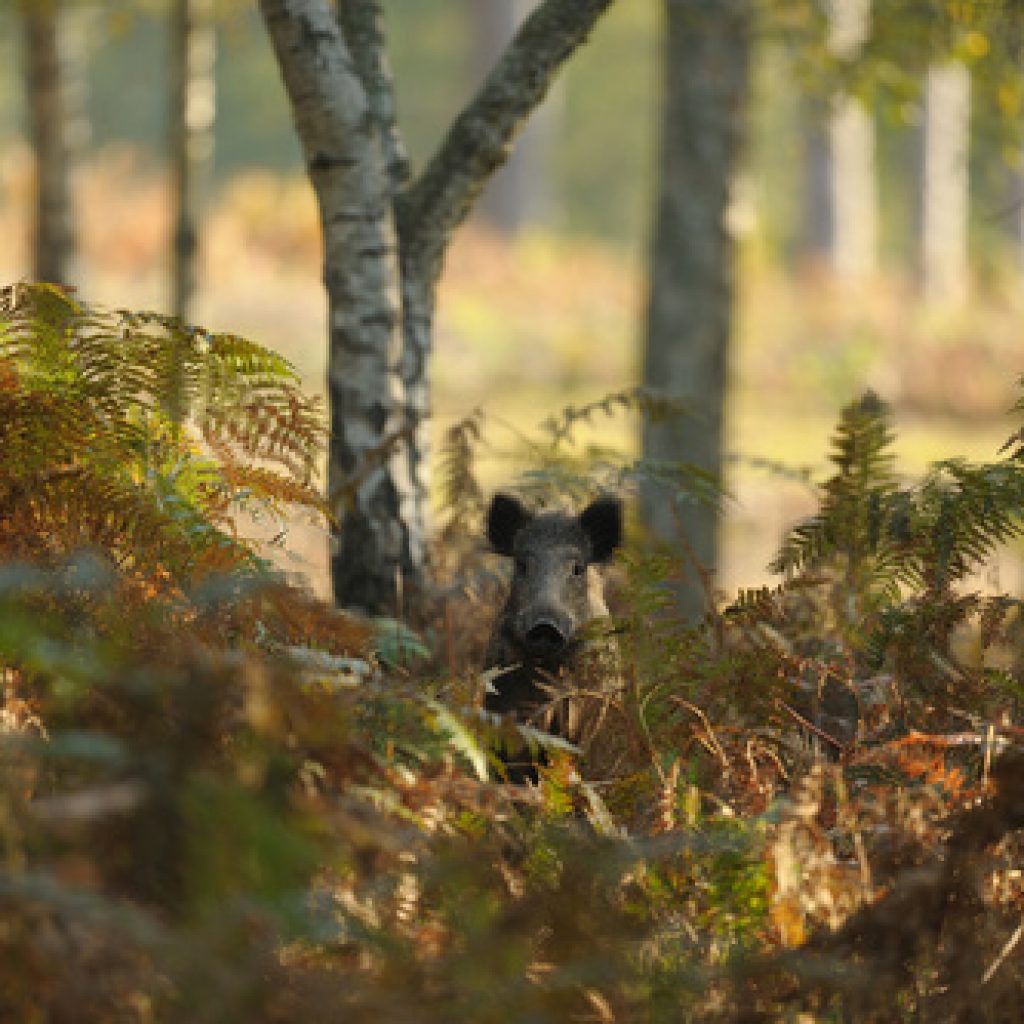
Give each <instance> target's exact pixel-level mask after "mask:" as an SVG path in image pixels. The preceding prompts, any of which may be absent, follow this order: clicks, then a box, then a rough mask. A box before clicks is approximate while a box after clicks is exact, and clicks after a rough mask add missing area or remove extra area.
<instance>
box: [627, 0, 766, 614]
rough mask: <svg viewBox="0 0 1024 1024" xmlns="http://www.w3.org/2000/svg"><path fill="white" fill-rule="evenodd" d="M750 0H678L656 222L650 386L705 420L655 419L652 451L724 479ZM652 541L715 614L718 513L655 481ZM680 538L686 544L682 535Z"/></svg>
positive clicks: (648, 448) (649, 494)
mask: <svg viewBox="0 0 1024 1024" xmlns="http://www.w3.org/2000/svg"><path fill="white" fill-rule="evenodd" d="M751 15H752V7H751V3H750V0H716V2H715V3H706V2H705V0H668V3H667V22H666V29H667V33H666V42H665V62H664V63H665V78H664V82H665V94H664V113H663V118H662V141H661V164H660V183H659V195H658V201H657V207H656V212H655V223H654V241H653V252H652V266H651V273H650V280H651V292H650V296H649V303H648V311H647V338H646V348H645V362H644V383H645V385H646V386H647V387H650V388H652V389H655V390H659V391H667V392H670V393H671V394H672V395H678V396H680V397H682V398H683V399H685V400H686V401H687V402H688V403H689V404H690V405H691V406H692V408H693V409H694V413H695V415H694V416H692V417H690V416H687V417H685V418H675V419H670V420H667V421H661V422H651V421H648V422H645V424H644V432H643V453H644V456H645V458H647V459H651V460H656V461H666V460H667V461H672V462H683V463H690V464H693V465H695V466H697V467H698V468H699V469H701V470H705V471H710V472H712V473H714V474H716V475H719V476H720V475H721V470H722V413H723V403H724V398H725V388H726V373H727V365H728V359H727V356H728V346H729V339H730V337H731V334H732V326H733V297H734V286H733V281H734V265H733V264H734V255H735V254H734V241H733V238H732V237H731V234H730V232H729V229H728V225H727V220H726V214H727V211H728V208H729V203H730V192H731V185H732V183H733V181H734V179H735V175H736V170H737V164H738V161H739V158H740V154H741V147H742V144H743V140H744V134H745V120H746V118H745V115H746V107H747V99H748V92H749V82H750V52H749V51H750V20H751ZM641 514H642V517H643V521H644V523H645V525H646V527H647V528H648V529H649V531H650V533H651V535H652V536H653V537H654V538H655V539H656V540H657V541H660V542H664V543H666V544H668V545H670V546H672V547H673V548H675V549H676V550H679V549H680V547H682V548H683V549H684V550H687V553H688V554H690V555H691V556H692V560H693V561H695V562H696V564H697V566H699V571H695V572H692V573H690V574H688V576H687V578H686V579H685V580H683V581H682V582H681V583H680V587H679V601H680V606H681V610H682V611H683V613H684V614H686V615H688V616H690V617H691V618H695V617H697V616H699V615H700V614H701V613H702V611H703V610H704V608H705V604H706V595H705V589H704V585H703V582H702V579H701V573H706V574H707V576H708V578H713V576H714V573H715V570H716V567H717V558H718V516H717V514H716V511H715V510H714V509H712V508H709V507H707V506H705V505H696V504H692V503H688V504H677V503H676V502H674V501H673V499H672V497H671V496H670V495H669V494H667V493H666V491H665V490H664V489H662V488H661V487H660V486H659V485H654V484H650V483H645V485H644V487H643V489H642V493H641ZM680 529H681V530H682V536H681V535H680Z"/></svg>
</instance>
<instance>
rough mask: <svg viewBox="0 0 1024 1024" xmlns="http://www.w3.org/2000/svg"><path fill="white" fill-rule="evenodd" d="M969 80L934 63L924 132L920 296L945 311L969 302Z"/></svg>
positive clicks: (960, 68) (953, 65)
mask: <svg viewBox="0 0 1024 1024" xmlns="http://www.w3.org/2000/svg"><path fill="white" fill-rule="evenodd" d="M970 114H971V77H970V72H969V71H968V70H967V68H966V67H965V66H964V65H963V64H961V63H960V62H958V61H947V62H946V63H944V64H933V65H932V66H931V67H930V68H929V69H928V77H927V80H926V82H925V97H924V128H923V132H922V163H923V167H922V187H921V291H922V294H923V296H924V299H925V301H927V302H930V303H935V304H942V305H946V306H958V305H963V303H964V302H965V301H966V300H967V292H968V267H967V221H968V195H969V192H968V189H969V181H968V164H967V158H968V146H969V142H970V135H969V133H970Z"/></svg>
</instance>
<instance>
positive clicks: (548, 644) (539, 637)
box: [523, 617, 571, 658]
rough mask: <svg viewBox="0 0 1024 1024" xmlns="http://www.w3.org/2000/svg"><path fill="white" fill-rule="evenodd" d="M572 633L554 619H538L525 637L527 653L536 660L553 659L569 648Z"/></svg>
mask: <svg viewBox="0 0 1024 1024" xmlns="http://www.w3.org/2000/svg"><path fill="white" fill-rule="evenodd" d="M570 637H571V631H570V630H567V629H566V628H565V627H564V626H562V625H560V624H559V623H558V622H556V621H555V620H554V619H553V618H549V617H544V618H539V619H536V620H535V621H534V622H533V623H531V624H530V625H529V627H528V628H527V629H526V632H525V633H524V635H523V644H524V646H525V647H526V650H527V652H528V653H529V654H530V655H532V656H533V657H535V658H553V657H556V656H557V655H559V654H561V653H562V651H564V650H565V649H566V647H568V646H569V639H570Z"/></svg>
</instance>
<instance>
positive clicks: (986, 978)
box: [981, 921, 1024, 985]
mask: <svg viewBox="0 0 1024 1024" xmlns="http://www.w3.org/2000/svg"><path fill="white" fill-rule="evenodd" d="M1021 935H1024V921H1022V922H1021V923H1020V924H1019V925H1017V927H1016V929H1015V930H1014V933H1013V934H1012V935H1011V936H1010V937H1009V938H1008V939H1007V940H1006V944H1005V945H1004V946H1003V948H1002V949H1001V950H1000V951H999V956H997V957H996V958H995V960H993V961H992V963H991V964H990V965H989V968H988V970H986V971H985V973H984V974H983V975H982V977H981V983H982V985H987V984H988V983H989V982H990V981H991V980H992V975H993V974H995V973H996V971H998V970H999V968H1000V967H1001V966H1002V963H1003V961H1004V960H1005V959H1006V958H1007V957H1008V956H1009V955H1010V953H1012V952H1013V947H1014V946H1016V945H1017V943H1018V942H1020V937H1021Z"/></svg>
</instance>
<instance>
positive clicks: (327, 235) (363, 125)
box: [260, 0, 422, 611]
mask: <svg viewBox="0 0 1024 1024" xmlns="http://www.w3.org/2000/svg"><path fill="white" fill-rule="evenodd" d="M260 8H261V10H262V12H263V17H264V19H265V21H266V25H267V29H268V31H269V33H270V38H271V40H272V42H273V45H274V50H275V52H276V54H277V59H278V64H279V66H280V68H281V73H282V77H283V78H284V83H285V87H286V89H287V91H288V94H289V97H290V98H291V103H292V111H293V114H294V116H295V122H296V127H297V129H298V134H299V138H300V140H301V142H302V146H303V151H304V155H305V159H306V167H307V170H308V172H309V176H310V180H311V181H312V183H313V188H314V190H315V192H316V196H317V202H318V204H319V209H320V222H321V229H322V232H323V240H324V282H325V285H326V288H327V302H328V323H329V331H330V347H329V351H328V361H327V366H328V369H327V376H328V382H327V383H328V390H329V393H330V397H331V423H330V426H331V440H330V450H329V452H328V468H327V488H328V494H329V496H330V499H331V501H332V503H333V504H334V506H335V510H336V512H337V513H338V515H339V518H340V519H341V530H340V533H339V535H338V536H337V537H336V550H335V552H334V554H333V556H332V562H331V567H332V575H333V582H334V591H335V597H336V599H337V600H338V601H339V603H343V604H346V605H349V606H353V607H361V608H364V609H366V610H368V611H378V610H381V609H385V608H388V607H393V606H394V602H395V596H396V593H397V591H398V587H399V580H400V578H401V577H403V576H406V577H410V576H415V575H417V573H418V571H419V567H418V566H416V565H414V564H413V562H412V548H413V546H412V545H411V544H410V533H411V532H412V531H414V530H416V531H418V530H419V529H421V528H422V526H421V524H417V523H415V522H407V521H405V520H403V519H402V517H401V515H400V504H401V500H400V495H401V494H402V493H403V492H405V491H407V490H408V487H409V483H408V479H407V477H406V475H405V474H404V473H403V468H404V462H403V460H401V459H399V458H396V457H394V455H393V454H392V455H390V456H389V453H388V448H389V446H390V447H393V440H392V439H393V438H394V437H395V436H396V435H397V434H398V433H399V432H400V431H401V429H402V426H403V422H402V419H403V417H402V413H403V395H402V387H401V379H400V377H399V375H398V372H397V371H398V365H399V358H400V354H401V334H400V331H399V327H400V308H399V298H398V294H397V288H396V284H397V281H398V269H397V254H396V249H395V230H394V218H393V216H392V206H391V183H390V179H389V176H388V174H387V169H386V164H385V159H384V153H383V150H382V146H381V145H380V141H379V137H378V134H377V130H376V126H375V123H374V120H373V118H372V116H371V110H370V104H369V100H368V98H367V91H366V89H365V88H364V86H363V84H362V82H361V80H360V77H359V75H358V73H357V69H356V66H355V64H354V62H353V59H352V56H351V54H350V53H349V50H348V47H347V45H346V43H345V39H344V37H343V35H342V32H341V29H340V27H339V25H338V22H337V21H336V20H335V17H334V14H333V12H332V11H331V9H330V7H329V6H328V4H327V3H325V2H323V0H260Z"/></svg>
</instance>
